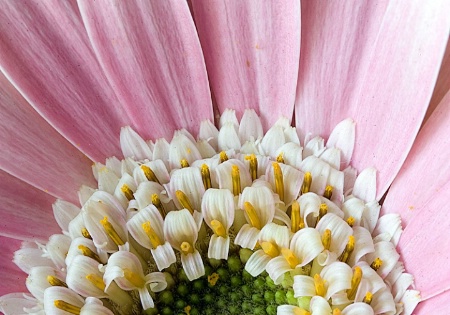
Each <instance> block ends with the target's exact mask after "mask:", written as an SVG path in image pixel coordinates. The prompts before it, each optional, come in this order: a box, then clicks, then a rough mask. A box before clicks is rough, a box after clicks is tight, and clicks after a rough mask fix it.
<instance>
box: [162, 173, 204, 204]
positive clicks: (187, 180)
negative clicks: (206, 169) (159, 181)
mask: <svg viewBox="0 0 450 315" xmlns="http://www.w3.org/2000/svg"><path fill="white" fill-rule="evenodd" d="M171 177H172V178H171V180H170V182H169V184H166V185H164V187H165V188H166V190H167V193H168V194H169V196H170V197H171V198H172V199H173V201H174V202H175V205H176V206H177V208H178V209H183V208H184V207H183V206H182V205H181V204H180V202H179V201H178V199H177V197H176V191H177V190H181V191H182V192H183V193H184V194H185V195H186V196H187V197H188V199H189V201H190V203H191V205H192V207H193V208H194V210H200V209H201V201H202V196H203V194H204V193H205V187H204V186H203V181H202V175H201V173H200V170H199V169H198V168H196V167H185V168H182V169H178V170H175V171H173V172H172V174H171Z"/></svg>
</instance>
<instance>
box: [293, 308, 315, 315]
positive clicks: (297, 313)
mask: <svg viewBox="0 0 450 315" xmlns="http://www.w3.org/2000/svg"><path fill="white" fill-rule="evenodd" d="M294 315H311V313H310V312H308V311H306V310H304V309H303V308H295V309H294Z"/></svg>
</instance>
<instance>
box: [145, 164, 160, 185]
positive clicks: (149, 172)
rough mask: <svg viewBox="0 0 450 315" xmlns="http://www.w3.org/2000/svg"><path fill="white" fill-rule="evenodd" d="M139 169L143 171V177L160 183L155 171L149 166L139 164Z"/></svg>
mask: <svg viewBox="0 0 450 315" xmlns="http://www.w3.org/2000/svg"><path fill="white" fill-rule="evenodd" d="M141 170H142V171H143V172H144V175H145V177H147V179H148V180H149V181H152V182H156V183H158V184H161V183H160V182H159V180H158V177H156V175H155V173H154V172H153V170H152V169H151V168H150V167H148V166H147V165H141Z"/></svg>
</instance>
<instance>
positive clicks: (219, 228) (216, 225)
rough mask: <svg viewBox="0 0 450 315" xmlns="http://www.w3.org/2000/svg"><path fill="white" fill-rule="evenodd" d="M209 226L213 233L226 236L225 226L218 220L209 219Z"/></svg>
mask: <svg viewBox="0 0 450 315" xmlns="http://www.w3.org/2000/svg"><path fill="white" fill-rule="evenodd" d="M211 228H212V230H213V231H214V234H216V235H217V236H221V237H227V232H226V231H225V227H224V226H223V224H222V223H220V221H219V220H212V221H211Z"/></svg>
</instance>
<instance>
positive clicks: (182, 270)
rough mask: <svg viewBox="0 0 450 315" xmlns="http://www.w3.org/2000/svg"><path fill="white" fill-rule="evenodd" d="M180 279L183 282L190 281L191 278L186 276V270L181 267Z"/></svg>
mask: <svg viewBox="0 0 450 315" xmlns="http://www.w3.org/2000/svg"><path fill="white" fill-rule="evenodd" d="M178 281H182V282H188V281H189V279H188V277H187V276H186V272H184V269H180V271H178Z"/></svg>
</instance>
